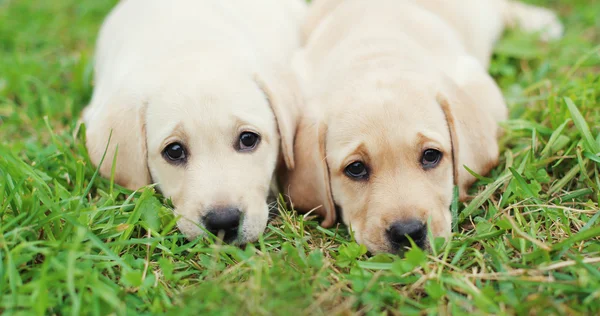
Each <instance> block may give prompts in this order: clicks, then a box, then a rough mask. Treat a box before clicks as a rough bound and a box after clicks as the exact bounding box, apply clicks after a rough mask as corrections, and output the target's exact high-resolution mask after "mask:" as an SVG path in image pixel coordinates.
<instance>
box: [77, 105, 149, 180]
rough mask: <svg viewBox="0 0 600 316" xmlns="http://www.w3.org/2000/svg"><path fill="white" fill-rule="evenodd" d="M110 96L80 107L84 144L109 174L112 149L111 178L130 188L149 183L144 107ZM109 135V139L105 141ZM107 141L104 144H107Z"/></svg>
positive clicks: (104, 172)
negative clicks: (112, 176)
mask: <svg viewBox="0 0 600 316" xmlns="http://www.w3.org/2000/svg"><path fill="white" fill-rule="evenodd" d="M122 101H123V100H122V99H119V98H113V99H112V100H111V102H108V103H106V104H102V105H101V104H99V103H96V104H94V103H92V105H90V106H89V107H88V108H86V109H85V110H84V113H83V122H84V123H85V125H86V147H87V149H88V154H89V156H90V159H91V161H92V163H93V164H94V165H95V166H98V165H99V164H100V161H101V160H102V157H103V156H104V153H105V151H106V156H105V158H104V161H103V162H102V165H101V166H100V174H101V175H102V176H104V177H106V178H109V177H110V176H111V170H112V168H113V160H114V157H115V153H116V168H115V182H116V183H117V184H119V185H121V186H123V187H126V188H128V189H130V190H136V189H139V188H140V187H143V186H145V185H148V184H150V181H151V178H150V174H149V171H148V162H147V157H148V153H147V150H146V126H145V125H146V124H145V123H146V119H145V117H146V115H145V113H146V107H145V106H142V105H140V106H130V105H129V104H128V103H125V102H122ZM109 137H110V143H109ZM107 145H108V147H107Z"/></svg>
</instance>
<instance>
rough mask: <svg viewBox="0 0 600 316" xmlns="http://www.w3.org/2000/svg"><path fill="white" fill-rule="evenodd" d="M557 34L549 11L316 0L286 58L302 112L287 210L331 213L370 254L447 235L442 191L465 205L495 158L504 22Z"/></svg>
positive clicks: (467, 1) (438, 1)
mask: <svg viewBox="0 0 600 316" xmlns="http://www.w3.org/2000/svg"><path fill="white" fill-rule="evenodd" d="M510 25H515V26H516V25H518V26H520V27H522V28H524V29H526V30H528V31H543V32H544V33H543V34H544V36H545V37H546V38H554V37H557V36H560V35H561V33H562V26H561V24H560V23H559V22H558V20H557V19H556V16H555V15H554V14H552V13H551V12H549V11H547V10H545V9H541V8H536V7H531V6H526V5H523V4H520V3H516V2H512V1H505V0H412V1H411V0H317V1H316V2H315V3H314V4H313V7H312V8H311V9H309V14H308V16H307V19H306V24H305V27H304V34H305V36H306V45H305V48H304V49H303V50H302V51H300V52H299V53H298V54H297V56H296V57H295V58H294V62H293V64H294V69H295V71H296V72H297V73H298V76H299V78H300V81H301V86H302V90H303V93H304V95H305V98H306V106H305V108H304V109H303V116H302V119H301V121H300V123H299V124H300V125H299V128H298V131H297V134H296V140H295V153H296V156H295V161H296V168H295V169H294V170H293V171H290V172H289V173H288V174H286V175H285V176H284V181H285V189H286V191H287V192H286V193H287V195H288V196H289V197H290V200H291V202H292V204H293V205H294V207H295V208H296V209H298V210H303V211H309V210H312V209H315V210H316V212H317V213H319V214H321V215H322V216H323V217H324V218H325V219H324V221H323V223H322V225H323V226H330V225H332V224H333V223H335V221H336V220H337V219H336V209H337V213H338V214H339V216H341V220H343V221H344V222H345V223H346V224H347V225H349V226H350V228H351V229H352V230H353V231H354V236H355V237H356V240H357V241H358V242H360V243H362V244H364V245H366V246H367V248H368V249H369V250H370V251H371V252H374V253H376V252H395V251H398V250H399V249H401V248H404V247H405V246H408V245H409V241H408V238H407V237H410V238H411V239H413V240H414V241H415V242H416V244H417V245H419V246H421V247H424V246H427V243H426V241H427V230H428V229H430V230H431V231H432V233H433V235H434V236H444V237H447V236H449V235H450V229H451V215H450V211H449V206H450V203H451V200H452V196H453V194H452V192H453V186H454V185H457V186H458V187H459V190H460V198H461V199H464V198H465V197H466V192H467V189H468V187H469V186H470V185H471V184H472V183H473V181H474V180H475V178H474V177H473V176H472V175H471V174H470V173H468V172H467V170H466V169H465V168H464V166H467V167H469V168H470V169H472V170H474V171H475V172H477V173H479V174H485V173H487V172H488V171H489V170H490V169H491V168H492V167H494V166H495V165H496V163H497V160H498V144H497V135H498V131H499V127H498V122H499V121H502V120H505V119H506V117H507V110H506V106H505V103H504V100H503V97H502V94H501V91H500V90H499V88H498V87H497V85H496V84H495V82H494V81H493V80H492V78H491V77H490V76H489V75H488V73H487V71H486V68H487V65H488V63H489V58H490V54H491V52H492V48H493V44H494V42H495V41H496V40H497V39H498V37H499V36H500V34H501V33H502V31H503V29H504V28H505V27H506V26H510Z"/></svg>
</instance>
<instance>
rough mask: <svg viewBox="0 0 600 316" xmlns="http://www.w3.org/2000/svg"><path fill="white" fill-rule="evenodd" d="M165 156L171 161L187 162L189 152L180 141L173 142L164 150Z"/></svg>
mask: <svg viewBox="0 0 600 316" xmlns="http://www.w3.org/2000/svg"><path fill="white" fill-rule="evenodd" d="M163 157H165V159H166V160H167V161H169V162H171V163H177V164H178V163H185V162H186V160H187V153H186V150H185V147H183V145H181V144H180V143H172V144H170V145H168V146H167V147H165V149H164V150H163Z"/></svg>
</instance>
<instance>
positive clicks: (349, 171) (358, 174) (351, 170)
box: [344, 161, 369, 180]
mask: <svg viewBox="0 0 600 316" xmlns="http://www.w3.org/2000/svg"><path fill="white" fill-rule="evenodd" d="M344 172H345V173H346V175H347V176H348V177H350V178H351V179H352V180H366V179H368V178H369V170H368V169H367V166H366V165H365V164H364V163H363V162H361V161H355V162H353V163H351V164H349V165H348V166H347V167H346V169H345V170H344Z"/></svg>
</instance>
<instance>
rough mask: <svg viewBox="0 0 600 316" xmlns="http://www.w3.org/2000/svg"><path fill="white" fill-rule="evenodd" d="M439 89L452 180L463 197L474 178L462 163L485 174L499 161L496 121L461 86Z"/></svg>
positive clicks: (465, 195) (438, 96) (462, 199)
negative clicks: (449, 146) (452, 165)
mask: <svg viewBox="0 0 600 316" xmlns="http://www.w3.org/2000/svg"><path fill="white" fill-rule="evenodd" d="M442 90H443V91H442V92H439V93H438V95H437V101H438V103H439V104H440V106H441V108H442V110H443V111H444V114H445V116H446V121H447V122H448V128H449V129H450V136H451V139H452V156H453V164H454V183H455V185H457V186H458V188H459V193H460V200H461V201H464V200H465V199H466V197H467V190H468V189H469V186H470V185H471V184H473V182H475V180H476V179H475V177H473V176H472V175H471V174H470V173H469V172H468V171H467V170H466V169H465V168H464V167H465V166H466V167H468V168H469V169H471V170H473V171H475V172H476V173H478V174H481V175H484V174H486V173H488V172H489V171H490V170H491V169H492V168H493V167H495V166H496V165H497V163H498V154H499V150H498V141H497V134H498V123H497V122H496V120H495V119H494V118H493V116H492V114H491V113H489V111H486V109H487V108H486V107H484V106H482V105H479V104H476V103H475V102H474V101H473V100H472V99H471V97H470V96H469V95H468V94H467V93H465V92H464V91H462V90H461V89H460V88H458V87H456V86H453V85H450V86H447V87H445V89H442Z"/></svg>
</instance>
